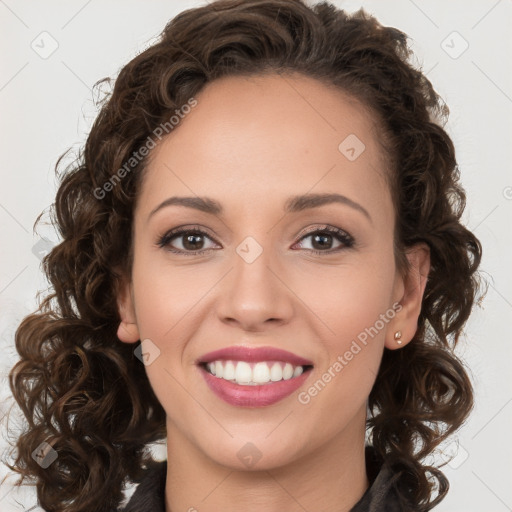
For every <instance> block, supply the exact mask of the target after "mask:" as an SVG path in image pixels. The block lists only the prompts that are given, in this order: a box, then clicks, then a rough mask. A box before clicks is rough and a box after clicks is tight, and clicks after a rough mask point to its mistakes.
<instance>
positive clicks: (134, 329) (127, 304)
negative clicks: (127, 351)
mask: <svg viewBox="0 0 512 512" xmlns="http://www.w3.org/2000/svg"><path fill="white" fill-rule="evenodd" d="M117 308H118V311H119V316H120V318H121V321H120V322H119V327H118V328H117V337H118V338H119V339H120V340H121V341H123V342H125V343H135V342H137V341H139V339H140V334H139V328H138V326H137V318H136V316H135V306H134V301H133V294H132V287H131V285H130V284H123V285H122V286H120V289H119V292H118V296H117Z"/></svg>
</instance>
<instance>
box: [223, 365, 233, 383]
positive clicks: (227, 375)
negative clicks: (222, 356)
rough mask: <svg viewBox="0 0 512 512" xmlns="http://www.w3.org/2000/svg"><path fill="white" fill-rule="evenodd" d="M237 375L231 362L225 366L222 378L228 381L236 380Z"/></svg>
mask: <svg viewBox="0 0 512 512" xmlns="http://www.w3.org/2000/svg"><path fill="white" fill-rule="evenodd" d="M235 375H236V373H235V365H234V364H233V363H232V362H231V361H228V362H227V363H226V364H225V365H224V373H223V374H222V378H223V379H226V380H234V379H235Z"/></svg>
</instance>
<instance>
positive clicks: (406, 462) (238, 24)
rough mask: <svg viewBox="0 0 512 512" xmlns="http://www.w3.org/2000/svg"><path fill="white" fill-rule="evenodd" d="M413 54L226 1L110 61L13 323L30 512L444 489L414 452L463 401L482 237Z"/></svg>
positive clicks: (467, 407) (342, 20)
mask: <svg viewBox="0 0 512 512" xmlns="http://www.w3.org/2000/svg"><path fill="white" fill-rule="evenodd" d="M409 55H410V51H409V49H408V46H407V38H406V36H405V34H403V33H402V32H400V31H398V30H396V29H394V28H391V27H383V26H381V25H380V24H379V23H378V22H377V21H376V20H375V19H374V18H372V17H371V16H368V15H367V14H366V13H365V12H364V11H363V10H361V11H359V12H357V13H355V14H353V15H348V14H346V13H345V12H343V11H341V10H338V9H336V8H335V7H334V6H332V5H329V4H327V3H323V4H318V5H317V6H314V7H308V6H307V5H305V3H303V2H302V1H296V0H270V1H266V0H264V1H245V2H242V1H240V0H220V1H216V2H212V3H210V4H209V5H207V6H204V7H201V8H197V9H192V10H189V11H185V12H183V13H181V14H180V15H179V16H177V17H176V18H175V19H174V20H172V21H171V22H170V23H169V24H168V25H167V26H166V28H165V30H164V31H163V33H162V36H161V38H160V39H159V41H157V42H156V43H155V44H154V45H153V46H151V47H150V48H148V49H147V50H146V51H144V52H143V53H141V54H140V55H138V56H137V57H136V58H134V59H133V60H132V61H131V62H129V63H128V64H127V65H126V66H125V67H124V68H123V69H122V71H121V73H120V75H119V77H118V79H117V81H116V84H115V88H114V91H113V93H112V95H111V96H110V97H109V98H108V101H106V102H105V103H104V105H103V107H102V110H101V112H100V114H99V116H98V118H97V120H96V122H95V124H94V126H93V128H92V130H91V132H90V134H89V137H88V139H87V143H86V146H85V149H84V152H83V156H82V157H81V159H80V160H79V161H78V162H77V163H76V165H75V166H74V167H73V168H71V169H69V170H68V172H67V173H66V174H65V175H64V177H63V180H62V183H61V185H60V188H59V191H58V193H57V197H56V202H55V218H56V223H57V225H58V227H59V229H60V232H61V235H62V242H61V243H60V244H59V245H58V246H56V247H55V248H54V249H53V250H52V252H51V253H50V254H49V255H48V256H47V257H46V259H45V271H46V273H47V275H48V277H49V279H50V280H51V283H52V285H53V288H54V291H53V293H52V294H51V295H50V296H49V297H48V298H47V299H46V301H45V302H44V303H43V304H42V306H41V309H40V311H38V312H36V313H34V314H33V315H30V316H29V317H27V318H26V319H25V320H24V321H23V323H22V324H21V325H20V327H19V329H18V331H17V335H16V346H17V350H18V352H19V353H20V356H21V360H20V362H19V363H17V365H16V366H15V367H14V368H13V370H12V372H11V376H10V378H11V380H10V383H11V389H12V392H13V394H14V396H15V398H16V400H17V402H18V403H19V405H20V407H21V408H22V410H23V412H24V414H25V415H26V417H27V419H28V423H29V424H28V429H27V430H26V432H24V433H23V434H22V435H21V436H20V438H19V440H18V442H17V455H16V460H15V464H14V465H13V466H12V469H14V470H15V471H18V472H19V473H21V474H22V475H26V476H35V477H36V478H37V482H38V483H37V486H38V498H39V501H40V504H41V506H42V507H43V508H44V509H46V510H52V511H64V510H66V511H72V512H81V511H91V510H93V511H111V510H117V509H119V508H120V507H121V506H122V498H123V489H124V485H125V484H126V483H128V482H140V485H139V487H138V488H137V490H136V491H135V494H134V496H132V497H131V499H130V501H129V503H128V504H127V505H126V507H125V508H124V510H126V511H132V510H138V511H142V510H158V511H166V512H171V511H172V512H175V511H178V510H189V511H193V510H199V511H216V510H226V511H229V510H234V509H235V508H236V509H237V510H245V511H252V510H266V511H272V510H287V511H295V510H297V511H299V510H315V511H345V512H346V511H357V512H361V511H370V510H372V511H374V510H379V511H392V512H395V511H402V510H404V511H405V510H418V511H427V510H431V509H432V508H433V507H434V506H435V505H436V504H437V503H439V502H440V501H441V500H442V499H443V497H444V496H445V495H446V493H447V491H448V481H447V479H446V477H445V476H444V475H443V473H442V472H441V471H440V470H439V469H438V468H436V467H431V466H429V465H427V464H425V463H424V462H423V461H424V459H425V457H426V456H427V455H429V454H430V453H432V451H433V450H434V449H435V448H436V446H438V445H439V443H441V442H442V441H444V440H445V439H446V438H447V437H448V436H450V435H451V434H452V433H454V432H455V431H456V430H457V429H458V428H459V427H460V426H461V425H462V423H463V422H464V420H465V419H466V418H467V416H468V415H469V413H470V411H471V409H472V405H473V394H472V387H471V383H470V381H469V379H468V376H467V374H466V371H465V370H464V366H463V364H462V363H461V362H460V361H459V360H458V358H457V357H456V355H455V354H454V347H455V345H456V343H457V340H458V337H459V334H460V333H461V330H462V328H463V326H464V324H465V322H466V320H467V318H468V316H469V314H470V312H471V308H472V305H473V302H474V299H475V295H476V293H477V283H478V280H477V277H478V275H477V268H478V265H479V263H480V259H481V247H480V243H479V241H478V240H477V239H476V237H475V236H474V235H473V234H472V233H471V232H470V231H468V230H467V229H466V228H465V227H464V226H463V225H462V224H461V223H460V218H461V215H462V211H463V209H464V199H465V196H464V191H463V189H462V187H461V185H460V184H459V182H458V168H457V164H456V159H455V151H454V146H453V143H452V141H451V140H450V138H449V136H448V135H447V133H446V132H445V131H444V130H443V128H442V121H443V120H444V119H445V118H446V116H447V114H448V109H447V108H446V106H445V105H444V104H443V103H442V100H441V98H439V96H438V95H437V94H436V92H435V91H434V89H433V87H432V85H431V84H430V82H429V81H428V80H427V79H426V77H425V76H424V75H423V74H422V73H421V72H420V71H419V70H416V69H414V68H413V67H412V65H411V64H410V63H409V62H408V57H409ZM165 439H166V441H167V461H165V462H162V463H155V462H154V461H152V459H151V455H150V453H149V451H148V444H149V443H153V442H156V441H159V440H165ZM433 480H434V481H433Z"/></svg>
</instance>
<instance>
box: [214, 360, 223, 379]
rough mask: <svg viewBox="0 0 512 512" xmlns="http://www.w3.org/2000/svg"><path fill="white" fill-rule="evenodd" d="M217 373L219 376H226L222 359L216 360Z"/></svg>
mask: <svg viewBox="0 0 512 512" xmlns="http://www.w3.org/2000/svg"><path fill="white" fill-rule="evenodd" d="M215 375H216V376H217V377H223V376H224V367H223V366H222V362H221V361H216V362H215Z"/></svg>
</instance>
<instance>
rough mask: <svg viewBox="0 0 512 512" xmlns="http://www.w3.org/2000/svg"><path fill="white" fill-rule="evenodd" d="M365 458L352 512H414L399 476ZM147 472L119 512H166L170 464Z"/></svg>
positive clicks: (371, 453) (370, 454)
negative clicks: (363, 484) (364, 480)
mask: <svg viewBox="0 0 512 512" xmlns="http://www.w3.org/2000/svg"><path fill="white" fill-rule="evenodd" d="M365 457H366V474H367V476H368V480H369V482H370V487H368V489H367V490H366V492H365V493H364V495H363V496H362V497H361V499H360V500H359V501H358V502H357V503H356V504H355V505H354V506H353V507H352V508H351V510H350V512H415V511H416V508H415V507H412V506H410V505H407V500H406V497H405V496H406V493H405V492H404V490H403V489H402V486H401V484H400V474H399V473H395V472H394V471H393V470H392V468H391V467H390V466H389V465H387V464H383V463H382V461H381V460H379V458H378V457H377V455H376V451H375V450H374V448H372V447H371V446H367V447H366V451H365ZM146 471H147V474H146V475H145V476H144V478H143V480H142V481H141V482H140V484H139V485H138V487H137V488H136V489H135V492H134V493H133V495H132V496H131V498H130V500H129V502H128V503H127V505H126V507H125V508H123V509H120V511H119V512H165V479H166V474H167V461H162V462H156V463H155V464H154V465H152V466H151V467H150V468H148V469H147V470H146ZM312 512H315V511H312Z"/></svg>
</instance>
